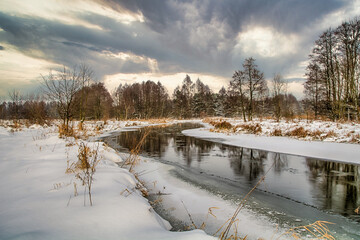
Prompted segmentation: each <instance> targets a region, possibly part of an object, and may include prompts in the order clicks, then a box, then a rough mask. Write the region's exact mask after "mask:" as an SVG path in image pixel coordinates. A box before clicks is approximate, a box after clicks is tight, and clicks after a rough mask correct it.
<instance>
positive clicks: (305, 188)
mask: <svg viewBox="0 0 360 240" xmlns="http://www.w3.org/2000/svg"><path fill="white" fill-rule="evenodd" d="M198 127H201V125H200V124H196V123H184V124H175V125H172V126H167V127H157V128H153V129H152V131H151V132H150V134H149V135H148V136H147V138H146V139H145V142H144V144H143V146H142V153H141V154H142V155H143V156H146V157H149V158H151V159H153V160H154V161H159V162H161V163H164V164H168V165H172V166H175V168H173V169H172V170H171V174H172V175H173V176H175V177H176V178H178V179H181V180H182V181H185V182H189V183H191V184H192V185H194V186H198V187H199V188H202V189H206V190H207V191H208V192H210V193H214V194H216V195H219V194H220V195H221V196H222V198H223V199H224V201H234V202H236V201H238V200H239V199H242V198H243V197H244V195H245V194H246V193H248V192H249V190H250V189H251V188H253V187H254V186H255V184H256V183H257V182H258V181H259V179H260V178H261V177H262V176H263V175H264V174H265V173H267V174H266V178H265V183H264V184H261V185H260V186H259V187H258V188H257V189H256V190H255V191H254V192H253V194H252V195H251V198H250V200H249V201H248V203H247V207H249V208H250V209H252V210H253V211H254V212H256V213H257V214H259V215H264V216H267V217H269V218H270V219H272V220H273V221H275V222H277V223H279V224H280V226H282V227H287V226H293V225H295V226H296V225H303V224H304V223H312V222H315V221H317V220H324V221H329V222H332V223H335V225H332V226H331V229H332V231H333V232H334V234H335V236H336V237H337V239H360V230H359V229H360V216H359V215H357V214H356V213H355V212H354V209H356V208H357V207H358V206H359V205H360V190H359V187H360V178H359V176H360V168H359V166H358V165H354V164H347V163H339V162H333V161H328V160H325V159H314V158H309V157H302V156H294V155H289V154H281V153H275V152H268V151H262V150H255V149H248V148H242V147H234V146H229V145H225V144H222V143H216V142H213V141H210V140H206V139H205V140H204V139H198V138H194V137H189V136H184V135H183V134H182V133H181V131H183V130H186V129H192V128H198ZM130 130H131V129H130ZM144 131H145V129H141V128H140V129H139V128H136V129H132V130H131V131H124V132H118V133H113V134H112V135H111V136H108V137H106V138H104V139H103V140H104V141H105V142H106V143H107V144H109V145H110V146H111V147H113V148H114V149H116V150H118V151H120V152H128V151H129V149H132V148H133V147H134V146H135V145H136V144H137V142H138V141H139V139H140V138H141V136H142V134H143V132H144ZM184 169H185V170H186V171H184ZM180 170H181V171H180ZM160 212H161V210H160ZM161 214H162V215H163V217H165V218H166V217H168V218H169V216H167V214H166V213H164V212H163V213H161ZM170 222H171V219H170ZM173 224H175V225H176V223H173Z"/></svg>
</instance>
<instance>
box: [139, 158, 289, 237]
mask: <svg viewBox="0 0 360 240" xmlns="http://www.w3.org/2000/svg"><path fill="white" fill-rule="evenodd" d="M141 159H142V161H141V163H140V164H138V165H137V166H136V167H135V170H136V171H137V172H138V173H139V178H140V179H141V180H142V181H144V183H145V185H146V186H147V189H148V190H149V193H150V194H153V195H154V196H155V202H157V204H159V205H161V209H162V210H163V211H166V212H167V214H168V215H170V216H168V217H169V218H172V219H173V220H177V221H181V222H182V223H183V224H184V225H185V226H189V227H190V228H194V226H193V224H195V225H196V227H198V228H199V227H200V226H202V227H203V228H204V230H205V231H206V232H207V233H209V234H212V235H213V234H215V235H219V234H220V232H221V231H223V230H224V229H225V227H226V225H225V227H224V228H222V229H221V230H220V231H219V232H217V231H218V230H219V228H220V227H221V226H222V225H223V224H224V223H225V222H227V220H228V219H230V218H231V217H232V215H233V214H234V212H235V210H236V208H237V207H238V205H237V204H239V202H240V200H241V199H238V200H237V201H236V202H233V201H229V200H227V201H226V200H224V199H223V196H222V195H221V194H219V193H218V195H217V194H214V193H210V192H209V191H208V190H207V189H203V188H201V187H199V186H195V185H193V184H192V183H189V182H186V181H183V180H181V179H179V178H178V177H175V176H174V175H173V174H172V171H173V170H175V169H176V168H175V167H173V166H170V165H167V164H163V163H160V162H156V161H153V160H151V159H147V158H144V157H142V158H141ZM183 171H186V170H185V169H183ZM188 214H190V215H191V219H190V217H189V216H188ZM237 219H238V220H237V222H238V224H237V231H238V234H239V236H240V237H245V236H247V239H272V238H274V237H275V238H276V237H278V236H280V235H281V234H282V233H283V232H285V231H286V229H282V228H279V226H278V225H277V223H276V222H275V221H273V220H270V219H269V218H268V217H266V216H263V215H261V214H257V213H256V212H254V211H252V210H250V209H248V208H246V207H245V208H244V209H242V210H241V213H240V214H239V215H238V216H237ZM192 221H193V222H192ZM275 238H274V239H275Z"/></svg>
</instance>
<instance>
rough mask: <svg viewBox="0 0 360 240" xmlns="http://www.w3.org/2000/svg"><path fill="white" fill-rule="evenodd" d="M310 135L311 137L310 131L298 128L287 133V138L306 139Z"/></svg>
mask: <svg viewBox="0 0 360 240" xmlns="http://www.w3.org/2000/svg"><path fill="white" fill-rule="evenodd" d="M308 135H310V134H309V131H307V130H305V129H304V128H303V127H297V128H295V129H293V130H291V131H289V132H287V133H286V136H289V137H298V138H306V137H307V136H308Z"/></svg>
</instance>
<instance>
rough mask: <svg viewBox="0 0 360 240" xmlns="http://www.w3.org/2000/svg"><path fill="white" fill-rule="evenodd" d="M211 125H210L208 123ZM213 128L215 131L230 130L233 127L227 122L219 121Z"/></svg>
mask: <svg viewBox="0 0 360 240" xmlns="http://www.w3.org/2000/svg"><path fill="white" fill-rule="evenodd" d="M210 124H211V123H210ZM214 127H215V128H216V129H228V130H230V129H232V128H233V125H232V124H231V123H229V122H227V121H221V122H217V123H214Z"/></svg>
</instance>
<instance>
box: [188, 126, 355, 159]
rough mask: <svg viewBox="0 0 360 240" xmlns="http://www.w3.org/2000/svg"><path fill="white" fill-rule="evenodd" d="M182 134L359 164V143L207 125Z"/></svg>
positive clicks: (248, 146) (230, 143) (254, 147)
mask: <svg viewBox="0 0 360 240" xmlns="http://www.w3.org/2000/svg"><path fill="white" fill-rule="evenodd" d="M183 134H185V135H188V136H192V137H197V138H202V139H207V140H210V141H214V142H221V143H224V144H228V145H232V146H239V147H245V148H253V149H261V150H267V151H272V152H279V153H287V154H294V155H301V156H307V157H314V158H320V159H328V160H333V161H340V162H348V163H355V164H360V159H359V153H360V145H358V144H346V143H333V142H320V141H301V140H297V139H292V138H288V137H270V136H258V135H254V134H234V133H217V132H211V131H210V128H209V127H207V128H201V129H190V130H185V131H183Z"/></svg>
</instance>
